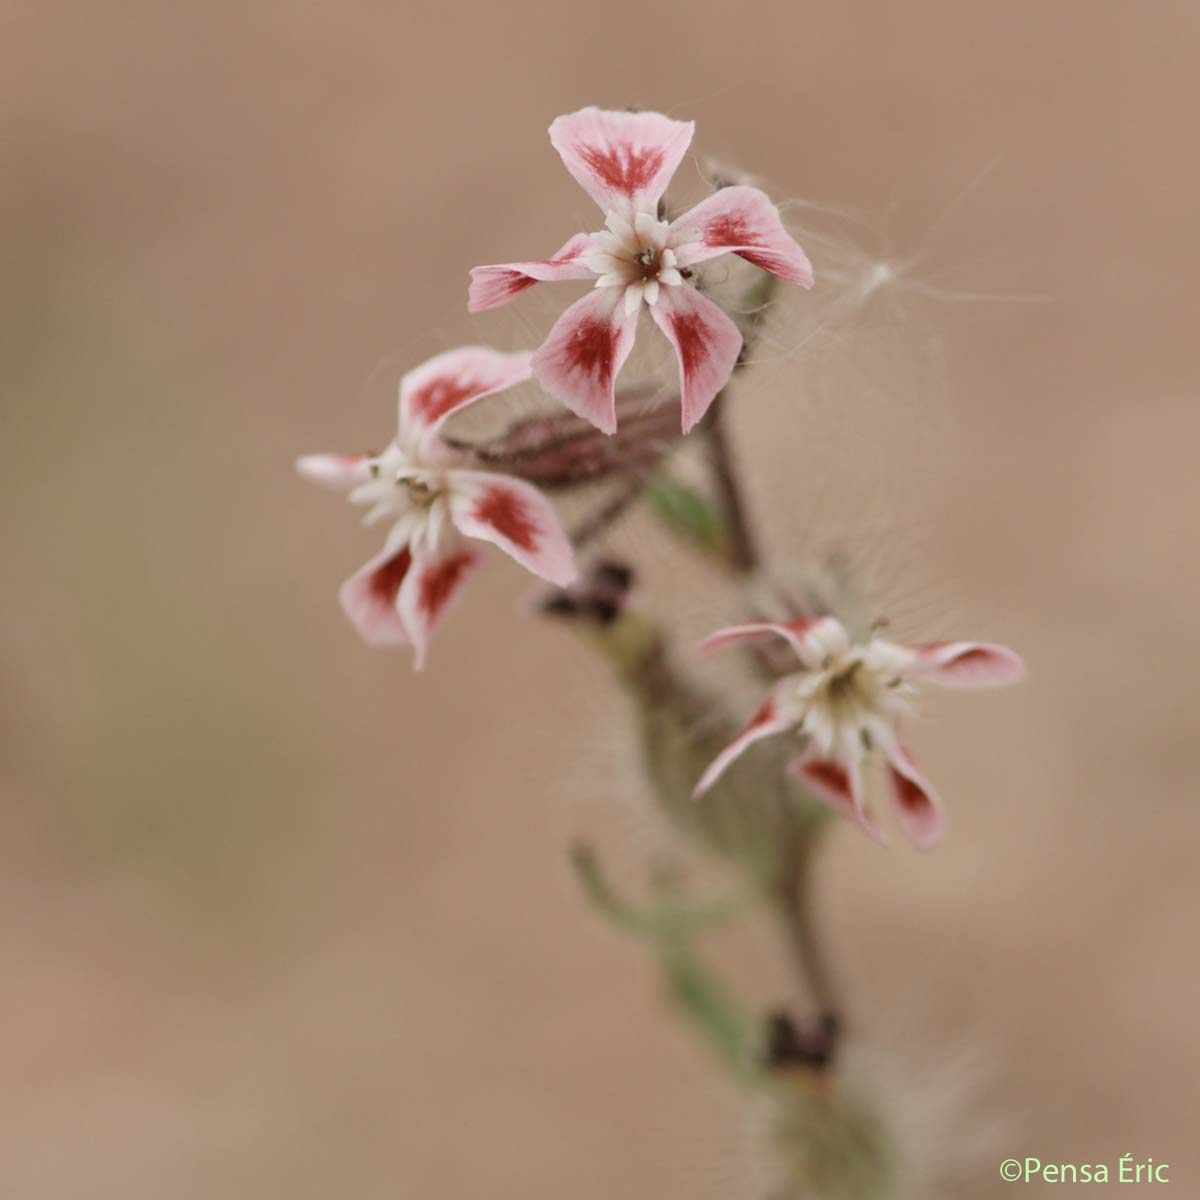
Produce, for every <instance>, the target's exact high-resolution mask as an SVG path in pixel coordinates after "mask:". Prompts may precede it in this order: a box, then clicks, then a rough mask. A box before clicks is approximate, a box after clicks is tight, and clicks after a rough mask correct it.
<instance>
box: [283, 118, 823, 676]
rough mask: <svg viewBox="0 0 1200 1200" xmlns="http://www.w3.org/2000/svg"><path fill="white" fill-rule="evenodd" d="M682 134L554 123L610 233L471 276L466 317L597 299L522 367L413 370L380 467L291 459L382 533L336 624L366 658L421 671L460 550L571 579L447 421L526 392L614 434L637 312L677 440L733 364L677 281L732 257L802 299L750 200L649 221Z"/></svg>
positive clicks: (754, 197) (625, 125)
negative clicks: (471, 459)
mask: <svg viewBox="0 0 1200 1200" xmlns="http://www.w3.org/2000/svg"><path fill="white" fill-rule="evenodd" d="M693 130H694V126H693V124H692V123H691V122H690V121H689V122H684V121H672V120H670V119H669V118H667V117H664V116H662V115H660V114H659V113H621V112H605V111H602V110H600V109H597V108H585V109H583V110H581V111H580V112H577V113H573V114H571V115H570V116H564V117H559V118H558V119H557V120H556V121H555V122H554V123H553V124H552V125H551V126H550V141H551V144H552V145H553V146H554V148H555V149H556V150H557V151H558V152H559V154H560V155H561V156H562V159H563V162H564V163H565V164H566V166H567V169H568V170H569V171H570V172H571V174H572V175H573V176H574V177H575V178H576V179H577V180H578V181H579V182H580V183H581V184H582V185H583V187H584V188H585V190H586V191H587V192H588V194H589V195H591V196H592V198H593V199H594V200H596V202H597V203H598V204H599V205H600V207H601V208H602V209H604V211H605V214H606V216H605V222H606V225H607V229H608V232H606V233H597V234H591V235H588V234H577V235H575V236H574V237H573V238H571V239H570V240H569V241H568V242H567V244H566V245H565V246H564V247H563V248H562V249H561V250H560V251H559V252H558V253H557V254H556V255H555V256H554V257H553V258H552V259H548V260H546V261H544V262H526V263H508V264H505V265H504V266H493V267H476V268H475V269H474V270H473V271H472V272H471V276H472V283H471V287H470V292H469V297H468V308H469V310H470V311H472V312H478V311H480V310H482V309H485V308H493V307H495V306H496V305H498V304H503V303H505V302H506V301H508V300H511V299H512V298H513V297H514V296H516V295H518V294H519V293H520V292H522V291H524V290H525V289H526V288H528V287H530V286H532V285H533V284H534V283H535V282H538V281H540V280H554V279H595V283H596V289H597V290H596V291H594V292H593V293H592V295H590V296H588V297H585V298H584V299H583V300H580V301H578V302H576V303H575V304H573V305H571V306H570V307H569V308H568V309H567V310H566V312H564V313H563V315H562V317H560V318H559V320H558V322H557V323H556V324H555V326H554V328H553V329H552V330H551V331H550V336H549V337H548V338H547V339H546V342H545V344H544V345H543V346H542V347H541V348H540V349H539V350H538V351H537V352H536V353H534V354H532V355H531V354H501V353H499V352H498V351H495V350H489V349H487V348H485V347H482V346H472V347H465V348H463V349H459V350H452V351H449V352H447V353H445V354H442V355H439V356H438V357H436V358H433V359H431V360H430V361H429V362H427V363H425V364H423V365H422V366H420V367H417V368H416V369H415V370H414V371H411V372H410V373H409V374H408V375H406V376H405V377H404V379H403V380H402V381H401V385H400V423H399V432H398V434H397V436H396V438H395V440H394V441H392V442H391V443H390V444H389V446H388V447H387V449H386V450H384V451H383V453H382V454H378V455H367V454H362V455H344V454H333V455H331V454H317V455H306V456H304V457H302V458H301V459H299V461H298V463H297V467H298V469H299V471H300V473H301V474H302V475H304V476H305V477H307V478H309V479H311V480H313V481H314V482H317V483H321V484H324V485H325V486H328V487H332V488H336V489H339V490H343V491H349V492H350V499H351V500H352V501H353V502H355V503H358V504H367V505H370V508H369V510H368V512H367V517H366V520H367V522H368V523H373V522H375V521H379V520H383V519H385V518H390V519H391V520H392V521H393V524H392V527H391V530H390V532H389V534H388V537H387V540H386V542H385V544H384V548H383V550H382V551H381V552H380V554H379V555H377V556H376V557H375V558H373V559H372V560H371V561H370V562H369V563H367V564H366V566H364V567H363V568H362V570H360V571H359V572H358V573H357V574H355V575H354V576H353V577H351V578H350V579H349V580H347V582H346V583H345V584H344V585H343V587H342V591H341V601H342V607H343V608H344V609H345V611H346V614H347V616H348V617H349V618H350V620H351V621H352V622H353V623H354V625H355V627H356V628H357V629H358V631H359V632H360V633H361V634H362V636H363V637H364V638H365V639H366V640H367V641H369V642H372V643H375V644H384V645H386V644H396V643H406V644H411V645H412V646H413V648H414V650H415V652H416V663H417V665H418V666H420V665H421V663H422V662H423V661H424V658H425V654H426V651H427V648H428V645H429V640H430V638H431V637H432V635H433V632H434V630H435V628H436V627H437V625H438V623H439V621H440V620H441V617H442V615H443V613H444V612H445V610H446V608H447V606H448V605H449V604H450V602H451V601H452V600H453V599H454V597H455V596H456V595H457V593H458V591H459V589H460V587H461V585H462V584H463V582H464V581H465V580H466V578H467V577H468V576H469V575H470V574H471V572H472V571H473V570H474V568H475V566H476V564H477V562H478V554H477V553H476V551H475V550H473V549H472V548H471V547H470V546H469V545H468V544H466V543H465V542H464V540H463V539H464V537H465V538H473V539H481V540H483V541H489V542H492V543H493V544H494V545H496V546H498V547H499V548H500V549H501V550H503V551H504V552H505V553H506V554H508V555H509V556H510V557H512V558H513V559H515V560H516V561H517V562H518V563H520V564H521V565H522V566H523V567H525V568H527V569H528V570H530V571H532V572H534V574H536V575H540V576H541V577H542V578H543V579H546V580H548V581H549V582H550V583H553V584H556V585H558V586H560V587H561V586H565V585H566V584H568V583H570V582H571V580H572V579H573V578H574V577H575V567H574V561H573V555H572V551H571V546H570V543H569V541H568V539H567V536H566V534H565V533H564V532H563V529H562V527H561V525H560V524H559V522H558V519H557V517H556V515H555V513H554V510H553V508H552V506H551V505H550V504H549V502H548V501H547V500H546V499H545V498H544V497H543V496H542V495H541V494H540V493H539V492H538V491H537V490H536V489H535V488H533V487H531V486H529V485H528V484H526V483H524V482H522V481H521V480H519V479H515V478H512V477H509V476H504V475H500V474H497V473H492V472H479V471H472V470H468V469H465V468H464V466H463V455H462V453H461V451H457V450H456V449H455V448H454V447H453V445H452V444H451V443H449V442H448V441H446V440H445V439H443V438H442V437H441V436H439V431H440V429H441V427H442V424H443V422H445V421H446V419H447V418H449V417H450V416H452V415H453V414H455V413H457V412H459V411H461V410H462V409H464V408H466V407H467V406H468V405H470V404H473V403H475V402H476V401H478V400H482V399H483V398H484V397H487V396H492V395H495V394H497V393H499V392H502V391H505V390H507V389H509V388H511V387H515V386H516V385H517V384H520V383H524V382H526V381H527V380H528V379H529V378H530V377H531V376H532V377H533V378H536V380H537V382H538V383H539V384H540V385H541V387H542V388H543V389H544V390H545V391H546V392H548V393H549V394H550V395H551V396H553V397H554V398H555V399H557V400H560V401H562V403H563V404H565V405H566V407H567V408H568V409H570V410H571V411H572V412H574V413H576V414H578V415H579V416H581V417H583V418H585V419H586V420H587V421H589V422H590V423H591V424H593V425H595V426H596V427H597V428H598V429H600V430H601V431H603V432H604V433H608V434H612V433H615V431H616V428H617V399H616V389H615V382H616V376H617V372H618V371H619V370H620V368H621V365H622V364H623V363H624V361H625V359H626V358H627V357H628V355H629V351H630V349H631V348H632V345H633V339H634V333H635V330H636V327H637V321H638V314H639V313H640V311H641V308H642V306H643V304H645V305H646V306H647V307H648V308H649V309H650V313H651V315H652V317H653V319H654V321H655V322H656V323H657V324H658V326H659V328H660V329H662V331H663V332H664V334H666V336H667V339H668V340H669V341H670V342H671V344H672V345H673V346H674V347H675V351H676V354H677V356H678V359H679V370H680V396H681V399H682V406H683V429H684V432H685V433H686V432H687V431H688V430H690V429H691V428H692V426H693V425H695V424H696V422H697V421H699V420H700V418H701V417H702V416H703V415H704V412H705V410H706V409H707V408H708V406H709V405H710V404H711V403H712V401H713V398H714V397H715V396H716V395H717V393H718V392H719V391H720V390H721V388H723V387H724V386H725V384H726V383H727V382H728V381H729V377H730V375H731V374H732V372H733V369H734V366H735V364H736V362H737V357H738V354H739V352H740V350H741V347H742V336H741V334H740V333H739V332H738V330H737V326H736V325H735V324H734V323H733V321H732V320H731V319H730V318H729V317H728V316H726V314H725V313H724V312H723V311H722V310H721V309H720V308H719V307H718V306H717V305H716V304H714V303H713V301H711V300H709V299H708V298H707V297H705V296H703V295H702V294H701V293H700V292H699V291H698V290H697V289H696V288H695V287H694V286H692V285H691V282H690V280H691V278H692V268H693V267H695V266H696V265H697V264H699V263H702V262H705V261H707V260H709V259H711V258H715V257H717V256H719V255H722V254H726V253H733V254H740V255H741V256H742V257H743V258H745V259H747V260H748V261H750V262H752V263H755V264H756V265H757V266H760V267H762V268H763V269H765V270H768V271H771V272H773V273H774V274H776V275H778V276H780V277H781V278H783V279H788V280H791V281H792V282H794V283H799V284H801V285H802V286H804V287H808V286H810V285H811V283H812V269H811V267H810V266H809V262H808V259H807V258H806V257H805V255H804V251H803V250H801V249H800V247H799V246H798V245H796V243H795V242H794V241H793V240H792V239H791V237H789V236H788V234H787V233H786V231H785V230H784V228H783V225H782V223H781V222H780V219H779V214H778V213H777V212H776V210H775V208H774V206H773V205H772V204H771V202H770V201H769V200H768V199H767V198H766V196H764V195H763V194H762V192H760V191H758V190H757V189H755V188H749V187H731V188H726V189H724V190H723V191H719V192H717V193H716V194H715V195H714V196H712V197H711V198H710V199H709V200H707V201H705V202H704V203H702V204H698V205H697V206H696V207H695V208H693V209H692V210H691V211H690V212H688V213H685V214H684V215H683V216H682V217H680V218H679V219H678V220H677V221H675V222H673V223H671V224H668V223H666V222H664V221H660V220H659V219H658V217H657V215H656V214H657V211H658V206H659V202H660V201H661V199H662V196H663V193H664V192H665V191H666V188H667V184H668V183H669V182H670V180H671V176H672V175H673V174H674V173H675V170H676V168H677V167H678V166H679V164H680V162H681V161H682V159H683V156H684V154H685V153H686V152H687V149H688V146H689V145H690V144H691V140H692V133H693Z"/></svg>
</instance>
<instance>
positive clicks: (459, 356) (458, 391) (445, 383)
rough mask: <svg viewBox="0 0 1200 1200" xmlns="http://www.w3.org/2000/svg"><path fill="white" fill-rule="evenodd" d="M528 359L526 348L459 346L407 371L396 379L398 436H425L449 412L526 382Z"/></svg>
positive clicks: (432, 430) (415, 437)
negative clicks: (512, 350)
mask: <svg viewBox="0 0 1200 1200" xmlns="http://www.w3.org/2000/svg"><path fill="white" fill-rule="evenodd" d="M529 360H530V355H529V354H528V353H525V352H522V353H519V354H504V353H502V352H501V351H499V350H492V349H490V348H489V347H487V346H460V347H459V348H458V349H457V350H447V351H446V352H445V353H444V354H438V355H436V356H435V357H434V358H431V359H429V361H428V362H424V363H422V364H421V365H420V366H419V367H416V368H414V369H413V370H411V371H409V372H408V374H407V375H405V376H404V377H403V378H402V379H401V380H400V436H401V440H402V441H404V440H409V441H411V440H415V439H419V438H423V437H427V436H428V435H429V434H431V433H433V432H434V431H435V430H436V429H438V427H439V426H440V425H441V424H442V422H443V421H445V420H446V418H447V417H449V416H450V415H451V414H452V413H456V412H458V411H460V410H461V409H464V408H466V407H467V405H469V404H474V403H475V401H476V400H482V399H483V397H484V396H492V395H494V394H495V393H496V392H502V391H504V390H505V389H506V388H510V387H516V385H517V384H519V383H524V382H525V381H526V380H527V379H528V378H529V377H530V366H529Z"/></svg>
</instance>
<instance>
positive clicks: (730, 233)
mask: <svg viewBox="0 0 1200 1200" xmlns="http://www.w3.org/2000/svg"><path fill="white" fill-rule="evenodd" d="M704 240H705V241H706V242H708V244H709V245H710V246H752V245H754V240H753V235H752V234H751V232H750V227H749V226H748V225H747V224H746V222H745V221H744V220H743V219H742V218H741V217H740V216H738V215H737V214H736V213H721V214H720V215H718V216H716V217H714V218H713V219H712V220H711V221H709V223H708V225H707V226H706V227H705V230H704Z"/></svg>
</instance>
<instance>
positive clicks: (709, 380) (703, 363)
mask: <svg viewBox="0 0 1200 1200" xmlns="http://www.w3.org/2000/svg"><path fill="white" fill-rule="evenodd" d="M650 315H651V316H652V317H653V318H654V323H655V324H656V325H657V326H658V327H659V329H661V330H662V331H663V333H665V334H666V336H667V340H668V341H669V342H670V343H671V345H672V346H674V347H675V356H676V358H678V359H679V387H680V393H681V396H682V400H683V432H684V433H687V432H688V431H689V430H690V429H691V428H692V426H694V425H695V424H696V422H697V421H699V420H700V418H701V417H702V416H704V414H705V412H706V411H707V410H708V406H709V405H710V404H711V403H712V402H713V400H714V399H715V398H716V395H717V393H718V392H719V391H720V390H721V389H722V388H723V387H724V386H725V385H726V384H727V383H728V382H729V376H730V375H732V374H733V368H734V364H735V363H736V362H737V358H738V355H739V354H740V353H741V349H742V335H741V334H740V333H739V332H738V327H737V326H736V325H735V324H734V323H733V322H732V321H731V320H730V319H729V318H728V317H727V316H726V315H725V313H724V312H723V311H722V310H721V309H720V308H719V307H718V306H717V305H716V304H714V303H713V302H712V301H711V300H710V299H708V297H707V296H702V295H701V294H700V293H699V292H698V291H696V289H695V288H694V287H690V286H689V285H687V284H682V285H679V286H676V287H664V288H662V290H661V291H660V292H659V295H658V302H657V303H656V304H653V305H651V307H650Z"/></svg>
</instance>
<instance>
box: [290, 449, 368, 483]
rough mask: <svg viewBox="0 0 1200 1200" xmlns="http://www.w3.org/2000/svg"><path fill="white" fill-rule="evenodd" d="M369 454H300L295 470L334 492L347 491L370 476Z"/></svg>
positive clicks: (364, 481)
mask: <svg viewBox="0 0 1200 1200" xmlns="http://www.w3.org/2000/svg"><path fill="white" fill-rule="evenodd" d="M370 461H371V456H370V455H369V454H302V455H301V456H300V457H299V458H298V459H296V470H297V471H298V472H299V473H300V474H301V475H302V476H303V477H304V478H305V479H308V480H311V481H312V482H313V483H319V484H320V485H321V486H322V487H327V488H331V489H332V490H333V491H335V492H348V491H350V489H351V488H356V487H358V485H359V484H360V483H366V481H367V480H368V479H370V478H371V468H370V466H369V464H370Z"/></svg>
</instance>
